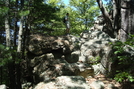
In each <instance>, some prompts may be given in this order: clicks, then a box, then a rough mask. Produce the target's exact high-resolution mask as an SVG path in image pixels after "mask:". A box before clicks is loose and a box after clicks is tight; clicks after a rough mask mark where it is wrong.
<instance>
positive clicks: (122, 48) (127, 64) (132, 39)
mask: <svg viewBox="0 0 134 89" xmlns="http://www.w3.org/2000/svg"><path fill="white" fill-rule="evenodd" d="M127 47H129V48H130V49H134V35H130V36H129V39H128V40H127V41H126V42H121V41H118V42H115V43H114V44H113V49H114V50H115V51H114V54H115V55H116V56H115V58H114V60H113V61H116V60H117V59H118V66H121V67H122V68H119V69H118V70H117V71H116V72H117V74H116V75H115V78H114V79H115V80H117V81H118V82H124V81H125V80H128V81H130V82H133V81H134V73H132V71H133V69H134V67H133V64H134V57H133V55H132V54H131V53H129V52H127V51H126V48H127ZM116 62H117V61H116Z"/></svg>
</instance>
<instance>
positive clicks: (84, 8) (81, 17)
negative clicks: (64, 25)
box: [70, 0, 99, 30]
mask: <svg viewBox="0 0 134 89" xmlns="http://www.w3.org/2000/svg"><path fill="white" fill-rule="evenodd" d="M70 6H71V8H72V9H73V12H72V14H71V16H72V20H71V21H72V26H73V28H74V29H77V30H79V29H80V30H87V29H89V28H90V27H91V26H93V22H94V18H95V17H96V16H98V15H99V8H98V7H97V5H96V3H95V0H86V1H85V0H70Z"/></svg>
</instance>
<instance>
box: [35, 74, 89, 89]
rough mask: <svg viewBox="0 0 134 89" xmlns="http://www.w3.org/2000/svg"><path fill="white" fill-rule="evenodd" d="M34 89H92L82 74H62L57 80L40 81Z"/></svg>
mask: <svg viewBox="0 0 134 89" xmlns="http://www.w3.org/2000/svg"><path fill="white" fill-rule="evenodd" d="M34 89H91V88H90V86H89V85H88V84H87V83H86V80H85V79H84V78H83V77H82V76H60V77H57V78H56V80H55V81H53V82H49V83H44V82H40V83H39V84H37V86H35V88H34Z"/></svg>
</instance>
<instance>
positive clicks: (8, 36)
mask: <svg viewBox="0 0 134 89" xmlns="http://www.w3.org/2000/svg"><path fill="white" fill-rule="evenodd" d="M5 5H6V7H9V0H6V1H5ZM5 31H6V46H7V47H10V45H11V37H10V25H9V16H8V12H7V13H6V16H5Z"/></svg>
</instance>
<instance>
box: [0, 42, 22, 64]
mask: <svg viewBox="0 0 134 89" xmlns="http://www.w3.org/2000/svg"><path fill="white" fill-rule="evenodd" d="M13 57H14V58H13ZM15 57H16V58H15ZM13 61H15V63H19V62H20V61H21V60H20V59H19V58H18V57H17V52H16V50H14V49H10V48H9V47H6V46H4V45H2V44H0V66H5V65H7V64H8V63H10V62H13Z"/></svg>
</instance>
